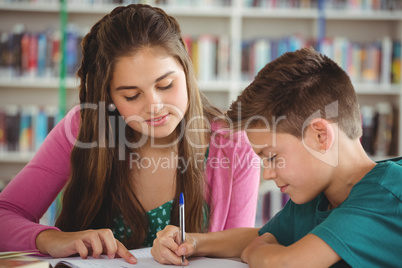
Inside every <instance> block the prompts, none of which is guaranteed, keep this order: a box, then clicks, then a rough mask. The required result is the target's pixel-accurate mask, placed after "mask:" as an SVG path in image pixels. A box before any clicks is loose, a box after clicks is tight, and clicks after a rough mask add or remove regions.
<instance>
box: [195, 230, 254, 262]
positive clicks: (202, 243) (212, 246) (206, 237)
mask: <svg viewBox="0 0 402 268" xmlns="http://www.w3.org/2000/svg"><path fill="white" fill-rule="evenodd" d="M258 230H259V229H258V228H235V229H229V230H224V231H220V232H211V233H206V234H193V235H194V238H195V239H196V251H195V254H194V255H197V256H210V257H221V258H234V257H237V258H240V256H241V253H242V252H243V250H244V249H245V248H246V247H247V245H248V244H249V243H250V242H251V241H252V240H253V239H254V238H255V237H257V236H258Z"/></svg>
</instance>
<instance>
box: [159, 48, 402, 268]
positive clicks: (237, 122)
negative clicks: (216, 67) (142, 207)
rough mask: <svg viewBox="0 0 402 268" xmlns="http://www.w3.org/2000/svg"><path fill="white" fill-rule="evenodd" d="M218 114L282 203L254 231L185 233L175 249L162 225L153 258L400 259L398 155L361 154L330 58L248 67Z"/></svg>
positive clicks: (355, 109) (353, 116)
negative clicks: (242, 133)
mask: <svg viewBox="0 0 402 268" xmlns="http://www.w3.org/2000/svg"><path fill="white" fill-rule="evenodd" d="M228 116H229V118H230V119H231V120H232V122H234V126H233V127H235V128H241V129H244V130H246V132H247V135H248V138H249V140H250V143H251V145H252V146H253V149H254V150H255V152H256V153H257V154H258V155H259V156H260V157H261V158H262V159H263V167H264V172H263V178H264V179H266V180H274V181H275V183H276V185H277V186H278V187H279V188H280V190H281V191H282V192H283V193H287V194H288V195H289V197H290V198H291V201H289V202H288V203H287V204H286V206H285V207H284V208H283V209H282V210H281V211H280V212H279V213H278V214H277V215H276V216H275V217H274V218H273V219H272V220H270V221H269V222H268V223H267V224H266V225H265V226H264V227H262V228H261V229H260V230H257V229H248V228H240V229H232V230H226V231H223V232H217V233H208V234H186V242H185V243H184V244H183V245H181V246H180V247H179V246H178V245H177V244H176V243H175V241H177V240H176V237H177V232H178V231H177V228H176V227H168V228H166V229H165V230H164V231H162V232H160V233H159V234H158V239H156V240H155V242H154V247H153V248H152V254H153V256H154V257H155V259H156V260H158V261H159V262H162V263H174V264H179V261H178V259H179V257H178V256H181V255H187V256H189V255H204V256H206V255H207V256H217V257H236V256H237V257H239V256H241V258H242V260H243V261H244V262H246V263H248V264H249V265H250V267H282V266H290V267H295V266H297V267H329V266H332V265H333V266H334V267H343V266H348V265H349V266H352V267H395V266H400V265H401V261H400V260H401V257H400V252H399V249H400V248H401V247H402V202H401V199H402V181H401V180H402V158H398V159H391V160H388V161H382V162H378V163H375V162H373V161H371V160H370V158H369V157H368V156H367V155H366V153H365V151H364V149H363V148H362V146H361V143H360V140H359V138H360V137H361V134H362V129H361V121H360V113H359V105H358V103H357V98H356V94H355V91H354V89H353V86H352V84H351V82H350V79H349V77H348V76H347V74H346V73H345V72H344V71H343V70H342V69H341V68H340V67H339V66H338V65H336V63H334V62H333V61H332V60H330V59H329V58H327V57H326V56H322V55H320V54H319V53H317V52H316V51H314V50H313V49H311V48H305V49H301V50H298V51H296V52H290V53H285V54H284V55H283V56H281V57H280V58H278V59H276V60H275V61H273V62H271V63H269V64H267V65H266V66H265V67H264V68H263V69H262V70H261V71H260V72H259V73H258V75H257V76H256V78H255V80H254V81H253V82H252V83H251V84H250V85H249V86H248V87H247V88H246V89H245V90H244V92H243V93H242V94H241V95H240V96H239V97H238V99H237V100H236V101H235V102H234V103H233V104H232V105H231V108H230V110H229V111H228ZM257 232H258V233H257ZM250 242H251V243H250ZM168 249H169V250H168ZM186 263H187V262H186Z"/></svg>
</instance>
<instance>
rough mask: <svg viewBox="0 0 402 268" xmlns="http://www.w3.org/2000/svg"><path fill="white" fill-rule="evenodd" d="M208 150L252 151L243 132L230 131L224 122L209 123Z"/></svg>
mask: <svg viewBox="0 0 402 268" xmlns="http://www.w3.org/2000/svg"><path fill="white" fill-rule="evenodd" d="M211 147H212V148H211ZM210 148H211V149H213V148H216V149H219V150H226V151H227V150H230V151H233V150H235V151H239V150H241V151H245V152H248V151H250V150H252V148H251V146H250V141H249V140H248V138H247V135H246V133H245V131H243V130H237V129H232V128H230V126H229V125H228V124H227V123H226V122H224V121H213V122H211V140H210Z"/></svg>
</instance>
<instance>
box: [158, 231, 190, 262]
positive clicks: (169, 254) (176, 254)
mask: <svg viewBox="0 0 402 268" xmlns="http://www.w3.org/2000/svg"><path fill="white" fill-rule="evenodd" d="M179 241H180V229H179V228H178V227H177V226H172V225H168V226H166V227H165V229H163V230H162V231H159V232H158V233H157V234H156V239H155V240H154V244H153V247H152V249H151V254H152V256H153V257H154V259H155V260H156V261H157V262H159V263H162V264H174V265H181V256H182V255H184V256H186V257H189V256H191V255H193V254H194V252H195V249H196V240H195V238H194V237H193V235H192V234H188V233H186V241H185V242H184V243H183V244H181V245H180V246H179ZM183 264H184V265H188V261H187V259H186V260H185V261H184V263H183Z"/></svg>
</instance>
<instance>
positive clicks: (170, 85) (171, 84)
mask: <svg viewBox="0 0 402 268" xmlns="http://www.w3.org/2000/svg"><path fill="white" fill-rule="evenodd" d="M172 86H173V82H171V83H170V84H169V85H167V86H166V87H159V89H161V90H166V89H169V88H171V87H172Z"/></svg>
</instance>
